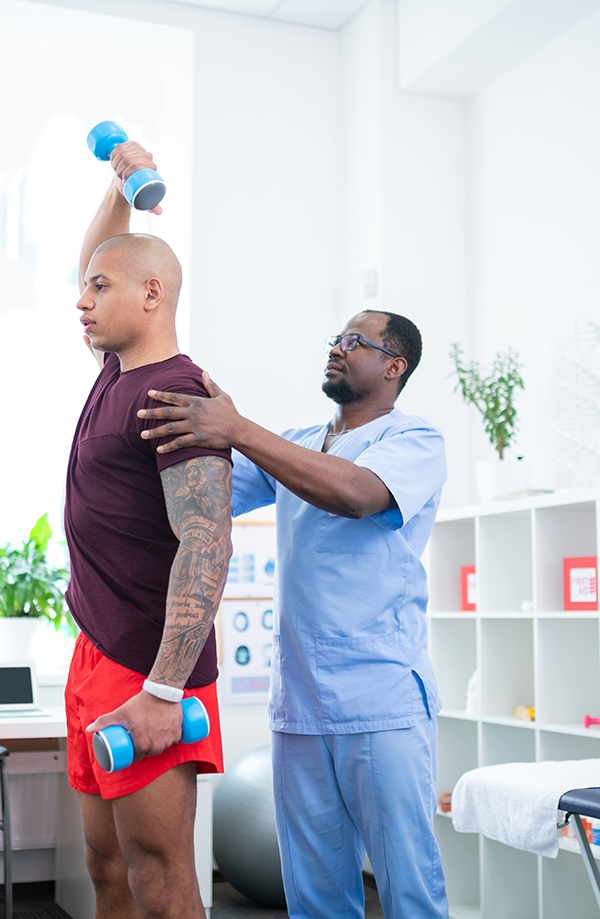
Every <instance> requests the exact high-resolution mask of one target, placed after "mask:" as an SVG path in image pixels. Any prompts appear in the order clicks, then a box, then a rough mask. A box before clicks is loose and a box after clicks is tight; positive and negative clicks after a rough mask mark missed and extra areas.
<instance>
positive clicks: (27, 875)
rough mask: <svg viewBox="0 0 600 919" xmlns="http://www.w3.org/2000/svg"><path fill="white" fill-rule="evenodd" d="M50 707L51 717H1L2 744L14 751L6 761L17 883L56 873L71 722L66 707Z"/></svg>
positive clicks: (39, 879)
mask: <svg viewBox="0 0 600 919" xmlns="http://www.w3.org/2000/svg"><path fill="white" fill-rule="evenodd" d="M47 711H48V716H46V717H44V716H35V715H27V716H18V717H17V716H7V715H5V714H3V715H1V716H0V743H1V744H2V746H5V747H7V748H8V749H9V750H10V751H11V755H10V756H9V758H8V760H7V763H6V765H7V772H8V785H9V796H10V804H11V814H12V818H13V819H12V840H13V849H14V850H15V851H14V858H13V880H14V881H16V882H22V881H48V880H53V879H54V876H55V852H54V849H55V845H56V800H57V791H58V783H59V779H60V776H61V774H64V771H65V768H66V754H65V752H64V737H65V735H66V724H65V717H64V710H63V709H62V708H56V709H47ZM2 880H3V878H2Z"/></svg>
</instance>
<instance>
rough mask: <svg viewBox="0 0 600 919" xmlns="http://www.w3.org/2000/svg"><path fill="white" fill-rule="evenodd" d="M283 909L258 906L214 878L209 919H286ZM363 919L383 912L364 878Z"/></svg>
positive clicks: (377, 917) (380, 916)
mask: <svg viewBox="0 0 600 919" xmlns="http://www.w3.org/2000/svg"><path fill="white" fill-rule="evenodd" d="M286 917H287V912H286V910H283V909H267V908H266V907H265V906H258V905H257V904H256V903H253V902H252V901H251V900H248V898H247V897H244V896H243V894H241V893H238V892H237V890H235V889H234V888H233V887H232V886H231V884H228V883H227V881H225V880H223V879H222V878H219V877H218V876H217V877H215V883H214V884H213V908H212V912H211V919H286ZM365 919H383V912H382V909H381V905H380V903H379V897H378V896H377V889H376V888H375V884H374V882H373V881H372V880H369V878H368V877H367V878H365Z"/></svg>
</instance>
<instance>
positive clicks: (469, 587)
mask: <svg viewBox="0 0 600 919" xmlns="http://www.w3.org/2000/svg"><path fill="white" fill-rule="evenodd" d="M460 609H461V612H463V613H474V612H475V611H476V609H477V574H476V572H475V566H474V565H464V566H463V567H462V568H461V569H460Z"/></svg>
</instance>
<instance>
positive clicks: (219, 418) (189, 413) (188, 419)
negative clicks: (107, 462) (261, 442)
mask: <svg viewBox="0 0 600 919" xmlns="http://www.w3.org/2000/svg"><path fill="white" fill-rule="evenodd" d="M202 382H203V383H204V386H205V388H206V391H207V392H208V394H209V396H210V398H209V399H207V398H205V397H203V396H185V395H181V394H180V393H172V392H171V393H169V392H158V391H157V390H154V389H151V390H150V392H149V395H150V397H151V398H152V399H156V400H157V401H158V402H165V403H166V404H165V405H161V406H158V407H157V408H149V409H141V410H140V411H139V412H138V417H139V418H143V419H144V420H145V421H146V420H149V419H151V418H158V419H161V420H165V421H166V422H167V423H166V424H161V425H160V427H157V428H148V429H147V430H145V431H142V437H143V438H145V439H150V438H156V437H171V436H173V435H176V437H175V440H173V441H171V442H170V443H168V444H164V445H161V446H160V447H158V448H157V449H158V451H159V452H160V453H171V452H172V451H173V450H180V449H181V448H182V447H207V448H210V449H212V450H227V449H228V448H229V447H232V446H235V441H236V438H237V436H238V434H239V431H240V429H241V427H242V426H243V423H244V421H245V419H244V418H242V416H241V415H240V414H239V412H238V411H237V409H236V407H235V405H234V404H233V401H232V400H231V398H230V396H228V395H227V393H225V392H223V390H222V389H219V387H218V386H217V384H216V383H213V381H212V380H211V378H210V376H209V375H208V373H206V371H204V373H203V374H202Z"/></svg>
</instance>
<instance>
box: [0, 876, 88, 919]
mask: <svg viewBox="0 0 600 919" xmlns="http://www.w3.org/2000/svg"><path fill="white" fill-rule="evenodd" d="M13 907H14V908H13V916H14V919H71V917H70V916H68V915H67V913H65V911H64V910H63V909H61V908H60V906H57V904H56V903H55V902H54V882H53V881H47V882H46V881H42V882H40V883H35V884H15V885H14V887H13ZM4 917H5V909H4V884H2V885H0V919H4Z"/></svg>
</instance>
